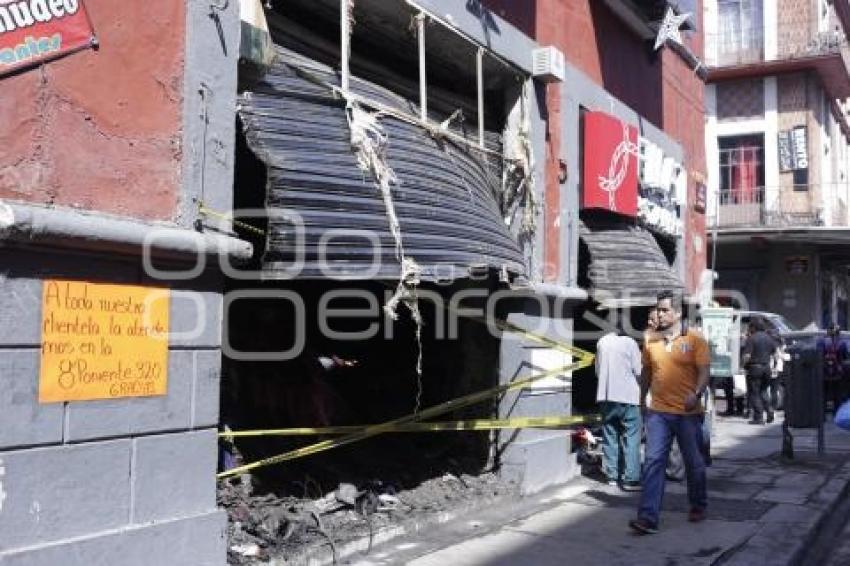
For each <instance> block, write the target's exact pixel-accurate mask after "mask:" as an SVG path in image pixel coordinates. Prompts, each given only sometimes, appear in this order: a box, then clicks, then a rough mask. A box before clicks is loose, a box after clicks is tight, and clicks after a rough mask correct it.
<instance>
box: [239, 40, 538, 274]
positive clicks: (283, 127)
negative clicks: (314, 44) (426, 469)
mask: <svg viewBox="0 0 850 566" xmlns="http://www.w3.org/2000/svg"><path fill="white" fill-rule="evenodd" d="M279 55H280V59H279V62H278V63H276V64H275V65H274V67H273V68H272V69H271V71H270V72H269V73H268V74H267V75H266V76H265V77H264V79H263V80H262V82H260V83H259V84H258V85H256V87H255V88H253V89H252V90H251V91H250V92H246V93H244V95H243V96H242V97H241V101H240V110H239V116H240V119H241V121H242V125H243V130H244V132H245V137H246V140H247V142H248V146H249V148H250V149H251V150H252V151H253V152H254V153H255V154H256V155H257V157H258V158H259V159H260V160H261V161H262V162H263V163H264V164H265V165H266V168H267V176H268V186H267V198H266V206H267V209H268V213H269V226H268V237H267V242H266V250H265V254H264V257H263V270H264V272H266V274H267V275H269V276H270V277H274V276H275V274H276V273H279V272H281V270H282V269H284V268H286V266H288V265H291V264H292V262H294V261H295V260H296V258H297V252H298V251H299V250H298V249H297V247H298V246H299V245H302V244H303V245H302V250H303V252H304V256H303V260H304V266H303V269H302V270H301V271H300V275H301V276H302V277H308V278H310V277H313V278H321V277H325V276H327V275H328V273H327V271H328V270H327V269H325V270H323V268H322V266H323V265H327V266H329V267H330V268H331V272H332V274H333V275H334V276H339V277H350V278H361V277H362V276H363V274H366V273H369V274H370V275H371V277H374V278H378V279H384V278H389V279H391V278H397V277H398V275H399V271H400V265H399V262H398V260H397V258H396V253H395V249H396V248H395V241H394V239H393V237H392V234H391V233H390V230H389V224H388V220H387V211H386V207H385V206H384V203H383V201H382V197H381V193H380V191H379V190H378V189H377V188H376V186H375V184H374V183H373V180H372V177H371V175H370V174H368V173H363V172H362V171H361V170H360V169H358V166H357V161H356V157H355V155H354V153H353V151H352V148H351V144H350V131H349V126H348V122H347V119H346V112H345V101H343V100H341V99H340V98H339V97H337V96H334V94H333V93H332V92H331V91H330V90H329V89H328V87H327V85H328V84H333V85H337V84H338V79H337V77H336V75H335V74H334V72H333V71H332V70H331V69H330V68H328V67H326V66H324V65H321V64H319V63H316V62H314V61H311V60H308V59H305V58H303V57H301V56H299V55H296V54H294V53H292V52H290V51H287V50H283V49H280V50H279ZM351 88H352V91H354V92H355V93H356V94H359V95H362V96H364V97H367V98H369V99H371V100H376V101H378V102H380V103H381V104H383V105H385V106H389V107H392V108H394V109H398V110H402V111H404V112H406V113H409V114H410V115H411V116H414V115H415V106H414V104H413V103H411V102H410V101H408V100H405V99H404V98H402V97H399V96H397V95H395V94H393V93H392V92H390V91H388V90H386V89H383V88H381V87H378V86H376V85H374V84H371V83H368V82H365V81H362V80H359V79H356V78H354V77H352V81H351ZM380 123H381V125H382V127H383V130H384V132H385V134H386V135H387V136H388V138H389V144H388V148H387V163H388V165H389V166H390V167H391V168H392V170H393V172H394V173H395V175H396V177H397V179H398V182H397V183H396V184H395V185H394V186H393V188H392V197H393V201H394V205H395V209H396V213H397V216H398V220H399V224H400V226H401V234H402V239H403V243H404V251H405V255H406V256H408V257H412V258H413V259H414V260H415V261H416V262H417V263H418V264H419V265H420V267H421V268H422V277H423V278H424V279H426V280H429V279H431V280H433V279H438V278H442V277H446V276H447V275H449V276H454V277H465V276H467V275H468V273H469V270H470V268H479V269H480V268H487V269H492V270H503V269H504V270H507V271H508V272H511V273H515V274H524V272H525V265H524V261H523V257H522V253H521V251H520V248H519V246H518V244H517V242H516V241H515V239H514V238H513V236H512V235H511V234H510V232H509V231H508V228H507V226H506V225H505V223H504V221H503V219H502V214H501V211H500V207H499V201H498V199H499V194H500V187H501V163H500V162H499V160H498V159H494V158H493V157H490V158H485V157H484V154H483V153H481V152H478V151H476V150H474V149H471V148H469V147H467V146H465V145H463V144H455V143H453V142H452V141H451V140H449V139H446V138H441V137H440V136H439V135H438V136H434V135H432V134H431V133H429V132H428V131H427V130H425V129H424V128H422V127H420V126H418V125H416V124H414V123H411V122H408V121H404V120H399V119H397V118H394V117H392V116H389V115H386V116H382V117H381V118H380ZM488 144H489V145H490V146H491V147H495V148H498V147H499V144H500V138H499V137H498V136H495V137H494V135H490V136H489V137H488ZM280 211H288V212H295V213H297V214H298V215H300V217H301V220H302V221H303V226H304V238H303V241H302V242H300V243H299V241H298V238H296V235H295V231H294V230H293V226H292V224H291V223H290V222H288V221H286V220H282V219H278V218H276V212H280ZM357 230H362V231H366V232H368V233H370V234H373V235H374V237H376V238H377V241H378V242H379V246H377V248H376V249H375V247H374V246H373V245H372V243H371V242H370V240H369V239H368V238H367V237H365V236H357V235H356V234H353V233H352V232H351V231H357ZM323 237H324V238H326V239H328V238H329V239H328V241H327V246H326V250H327V252H326V254H325V261H324V262H322V261H321V259H322V258H321V257H320V250H319V244H320V242H321V241H322V238H323ZM375 255H378V256H379V257H380V260H381V261H380V266H379V267H378V268H377V270H376V271H375V270H370V267H371V266H372V264H373V258H374V256H375Z"/></svg>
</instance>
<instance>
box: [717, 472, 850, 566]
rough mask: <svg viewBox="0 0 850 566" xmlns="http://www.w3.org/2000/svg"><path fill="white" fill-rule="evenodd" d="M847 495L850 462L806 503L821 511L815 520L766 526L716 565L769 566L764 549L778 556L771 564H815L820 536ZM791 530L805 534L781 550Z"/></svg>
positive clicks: (791, 565) (772, 557) (793, 565)
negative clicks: (767, 565)
mask: <svg viewBox="0 0 850 566" xmlns="http://www.w3.org/2000/svg"><path fill="white" fill-rule="evenodd" d="M848 494H850V462H845V463H844V464H842V465H841V467H840V468H839V469H838V471H837V472H836V473H834V474H833V475H831V476H830V477H829V478H828V479H827V480H826V481H825V482H824V483H823V484H822V485H821V486H820V487H819V488H818V489H817V490H816V491H815V492H814V493H813V494H812V495H811V496H810V497H809V499H808V500H807V503H808V504H809V505H808V508H810V509H811V508H816V509H817V508H820V509H819V513H818V514H817V518H816V519H815V520H813V521H807V522H805V523H799V522H787V523H765V524H763V525H762V526H761V527H760V528H759V530H758V531H756V532H755V533H754V534H753V535H752V536H751V537H749V538H748V539H746V540H744V541H742V542H741V543H740V544H738V545H737V546H736V547H735V549H733V551H732V552H731V553H724V555H722V556H721V558H719V559H718V560H716V561H715V562H714V564H722V565H723V566H745V565H746V566H749V565H751V564H763V563H768V562H765V559H766V558H767V557H766V556H765V554H764V552H763V549H764V548H769V549H771V550H772V551H773V552H774V553H775V554H774V555H773V556H771V557H770V562H769V563H771V564H777V565H784V566H808V565H810V564H813V563H815V562H813V561H812V560H811V556H810V554H811V553H812V552H813V551H814V550H815V548H816V546H817V545H816V544H815V543H816V541H817V539H818V538H819V536H823V534H824V526H825V525H827V524H828V523H829V522H830V521H831V520H832V519H833V517H834V516H835V513H836V512H837V510H838V509H839V507H840V506H841V505H842V503H844V502H845V500H846V498H847V496H848ZM811 504H814V505H811ZM801 507H804V506H801ZM841 526H843V523H842V525H841ZM789 530H792V531H797V532H801V533H802V534H801V536H795V537H793V541H791V542H790V543H789V544H788V545H787V546H782V544H781V542H782V541H783V540H786V541H788V540H789V537H788V531H789ZM780 554H781V555H782V556H783V557H785V559H784V560H783V559H781V558H780V556H779V555H780Z"/></svg>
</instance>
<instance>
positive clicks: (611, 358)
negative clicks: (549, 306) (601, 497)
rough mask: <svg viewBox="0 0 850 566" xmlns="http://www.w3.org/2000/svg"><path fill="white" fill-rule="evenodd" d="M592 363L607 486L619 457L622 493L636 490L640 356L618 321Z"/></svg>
mask: <svg viewBox="0 0 850 566" xmlns="http://www.w3.org/2000/svg"><path fill="white" fill-rule="evenodd" d="M621 320H622V319H621V318H620V317H618V321H621ZM595 363H596V376H597V377H598V378H599V385H598V386H597V389H596V401H597V402H598V403H599V407H600V412H601V414H602V435H603V444H602V471H603V472H604V474H605V477H606V479H607V480H608V484H609V485H617V484H619V482H620V477H621V476H620V456H621V454H622V456H623V460H624V468H625V469H624V470H623V475H622V480H623V481H622V484H620V485H621V487H622V489H623V490H624V491H638V490H640V432H641V416H640V383H639V379H640V373H641V355H640V349H639V348H638V345H637V342H635V341H634V339H632V338H631V337H630V336H628V335H627V334H626V333H625V332H624V331H623V325H622V323H621V322H618V326H617V330H616V331H611V332H609V333H607V334H605V335H604V336H603V337H602V338H600V339H599V341H598V342H597V343H596V362H595ZM621 443H622V450H621Z"/></svg>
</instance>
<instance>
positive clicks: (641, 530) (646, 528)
mask: <svg viewBox="0 0 850 566" xmlns="http://www.w3.org/2000/svg"><path fill="white" fill-rule="evenodd" d="M629 526H630V527H631V528H632V530H633V531H634V532H636V533H638V534H639V535H654V534H655V533H657V532H658V527H656V526H655V525H653V524H652V523H650V522H649V521H647V520H646V519H633V520H631V521H629Z"/></svg>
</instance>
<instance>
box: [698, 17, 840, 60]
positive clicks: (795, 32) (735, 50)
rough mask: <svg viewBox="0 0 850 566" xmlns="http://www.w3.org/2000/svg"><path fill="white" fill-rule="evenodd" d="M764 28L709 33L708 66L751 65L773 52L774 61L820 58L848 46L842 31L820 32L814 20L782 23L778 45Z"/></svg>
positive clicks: (707, 47) (707, 37)
mask: <svg viewBox="0 0 850 566" xmlns="http://www.w3.org/2000/svg"><path fill="white" fill-rule="evenodd" d="M768 39H771V38H770V36H769V35H768V34H766V33H765V30H764V28H763V27H753V28H749V29H746V28H745V29H736V30H729V31H727V32H721V33H716V34H706V38H705V41H706V58H707V59H708V65H709V67H735V66H740V65H751V64H755V63H760V62H763V61H765V60H766V57H767V56H768V55H770V53H769V52H770V51H774V52H775V57H771V60H791V59H803V58H809V57H818V56H824V55H830V54H833V53H838V52H840V51H841V48H842V47H844V46H846V45H847V36H846V35H845V34H844V32H843V31H842V30H834V31H824V32H819V31H817V24H813V23H811V22H808V23H801V24H795V25H786V24H783V25H780V26H778V29H777V30H776V40H775V44H773V45H770V44H768V42H767V41H766V40H768Z"/></svg>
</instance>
